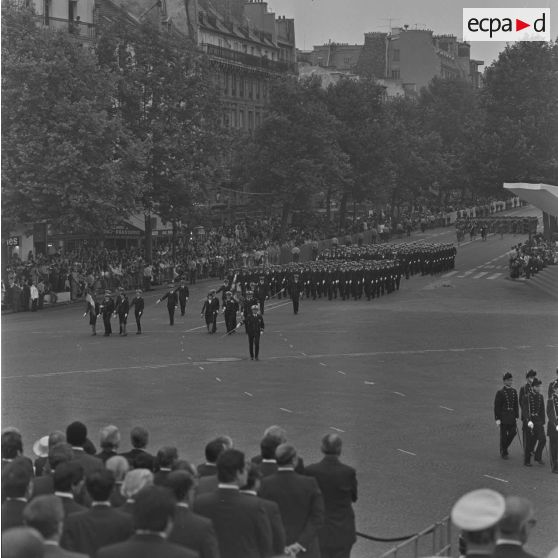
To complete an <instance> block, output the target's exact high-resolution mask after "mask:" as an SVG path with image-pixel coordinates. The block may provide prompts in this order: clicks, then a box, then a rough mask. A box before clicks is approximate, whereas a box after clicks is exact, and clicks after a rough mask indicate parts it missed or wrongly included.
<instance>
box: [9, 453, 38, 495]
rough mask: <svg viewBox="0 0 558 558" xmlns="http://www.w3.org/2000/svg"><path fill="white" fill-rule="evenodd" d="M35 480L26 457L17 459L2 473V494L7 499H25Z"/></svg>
mask: <svg viewBox="0 0 558 558" xmlns="http://www.w3.org/2000/svg"><path fill="white" fill-rule="evenodd" d="M32 478H33V475H32V471H31V467H30V466H29V463H28V462H27V460H26V459H25V458H24V457H17V458H16V459H14V460H13V461H12V462H11V463H8V465H6V466H5V467H4V470H3V471H2V494H3V496H5V497H6V498H23V497H25V496H26V495H27V489H28V488H29V483H30V482H31V479H32Z"/></svg>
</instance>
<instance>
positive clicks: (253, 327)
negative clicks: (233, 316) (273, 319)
mask: <svg viewBox="0 0 558 558" xmlns="http://www.w3.org/2000/svg"><path fill="white" fill-rule="evenodd" d="M259 311H260V307H259V304H254V305H253V306H252V309H251V313H250V314H249V315H248V317H247V318H246V333H248V348H249V350H250V359H251V360H254V358H255V359H256V360H259V358H258V357H259V354H260V335H261V334H262V333H263V330H264V321H263V317H262V315H261V314H260V312H259Z"/></svg>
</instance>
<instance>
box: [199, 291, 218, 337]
mask: <svg viewBox="0 0 558 558" xmlns="http://www.w3.org/2000/svg"><path fill="white" fill-rule="evenodd" d="M218 314H219V299H218V298H217V297H216V296H215V292H214V291H210V292H209V294H208V295H207V300H206V301H205V302H204V303H203V306H202V310H201V315H202V316H203V317H205V325H206V326H207V333H215V332H216V331H217V315H218Z"/></svg>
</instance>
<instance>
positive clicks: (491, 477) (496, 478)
mask: <svg viewBox="0 0 558 558" xmlns="http://www.w3.org/2000/svg"><path fill="white" fill-rule="evenodd" d="M483 477H486V478H487V479H493V480H497V481H500V482H506V483H508V482H510V481H507V480H504V479H499V478H498V477H493V476H491V475H483Z"/></svg>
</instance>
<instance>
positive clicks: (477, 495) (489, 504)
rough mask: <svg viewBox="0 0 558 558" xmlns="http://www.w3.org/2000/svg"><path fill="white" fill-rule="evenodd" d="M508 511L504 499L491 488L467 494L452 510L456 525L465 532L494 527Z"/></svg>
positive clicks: (452, 518) (452, 517)
mask: <svg viewBox="0 0 558 558" xmlns="http://www.w3.org/2000/svg"><path fill="white" fill-rule="evenodd" d="M505 510H506V501H505V499H504V497H503V496H502V495H501V494H500V493H498V492H496V491H495V490H491V489H489V488H481V489H478V490H473V491H471V492H467V494H464V495H463V496H461V498H459V500H457V502H456V503H455V504H454V506H453V509H452V510H451V520H452V521H453V523H454V525H455V526H456V527H458V528H459V529H463V530H464V531H482V530H484V529H489V528H490V527H493V526H494V525H496V523H498V521H500V519H502V517H503V516H504V512H505Z"/></svg>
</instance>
